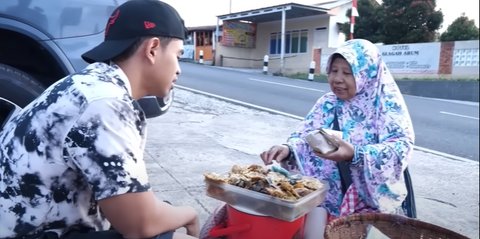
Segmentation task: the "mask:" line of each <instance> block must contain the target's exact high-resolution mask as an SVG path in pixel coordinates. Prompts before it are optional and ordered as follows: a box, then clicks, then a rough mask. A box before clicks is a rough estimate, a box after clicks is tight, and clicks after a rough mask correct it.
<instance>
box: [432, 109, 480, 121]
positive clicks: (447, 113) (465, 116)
mask: <svg viewBox="0 0 480 239" xmlns="http://www.w3.org/2000/svg"><path fill="white" fill-rule="evenodd" d="M440 113H441V114H446V115H453V116H458V117H463V118H467V119H474V120H479V118H477V117H472V116H467V115H459V114H455V113H450V112H445V111H440Z"/></svg>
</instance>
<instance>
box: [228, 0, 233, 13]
mask: <svg viewBox="0 0 480 239" xmlns="http://www.w3.org/2000/svg"><path fill="white" fill-rule="evenodd" d="M228 9H229V10H228V13H232V0H230V6H229V8H228Z"/></svg>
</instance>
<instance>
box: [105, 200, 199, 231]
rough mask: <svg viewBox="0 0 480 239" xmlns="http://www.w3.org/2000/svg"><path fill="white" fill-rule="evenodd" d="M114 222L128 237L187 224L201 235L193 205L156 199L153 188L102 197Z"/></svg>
mask: <svg viewBox="0 0 480 239" xmlns="http://www.w3.org/2000/svg"><path fill="white" fill-rule="evenodd" d="M99 205H100V208H101V210H102V212H103V213H104V215H105V216H106V217H107V219H108V220H109V221H110V223H111V224H112V226H113V227H114V228H115V230H117V231H118V232H120V233H121V234H122V235H123V236H124V237H125V238H150V237H153V236H156V235H158V234H161V233H164V232H167V231H174V230H176V229H177V228H180V227H186V228H187V234H189V235H192V236H196V237H198V234H199V222H198V216H197V213H196V212H195V210H194V209H193V208H192V207H174V206H172V205H170V204H168V203H164V202H161V201H159V200H157V199H156V197H155V195H154V194H153V192H139V193H126V194H122V195H119V196H114V197H109V198H106V199H102V200H100V201H99Z"/></svg>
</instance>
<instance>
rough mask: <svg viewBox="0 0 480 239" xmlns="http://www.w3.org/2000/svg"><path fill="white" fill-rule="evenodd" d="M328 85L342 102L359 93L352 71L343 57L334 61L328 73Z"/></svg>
mask: <svg viewBox="0 0 480 239" xmlns="http://www.w3.org/2000/svg"><path fill="white" fill-rule="evenodd" d="M328 83H329V84H330V89H331V90H332V92H333V93H334V94H335V95H336V96H337V97H338V98H340V99H342V100H350V99H352V98H353V97H354V96H355V94H356V93H357V86H356V84H355V77H353V74H352V69H351V68H350V64H348V62H347V61H346V60H345V59H344V58H343V57H336V58H335V59H334V60H333V62H332V65H331V66H330V72H329V73H328Z"/></svg>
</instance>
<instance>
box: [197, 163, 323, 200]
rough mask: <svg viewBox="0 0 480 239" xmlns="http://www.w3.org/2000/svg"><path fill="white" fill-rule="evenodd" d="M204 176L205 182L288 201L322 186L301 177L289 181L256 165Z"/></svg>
mask: <svg viewBox="0 0 480 239" xmlns="http://www.w3.org/2000/svg"><path fill="white" fill-rule="evenodd" d="M204 176H205V179H206V180H212V181H215V182H219V183H228V184H231V185H234V186H238V187H242V188H245V189H249V190H252V191H256V192H260V193H264V194H268V195H271V196H273V197H277V198H280V199H284V200H289V201H296V200H298V199H300V198H302V197H305V196H306V195H308V194H310V193H311V192H313V191H315V190H317V189H319V188H320V187H321V186H322V184H321V183H320V181H318V180H317V179H315V178H310V177H302V178H301V179H299V180H291V179H289V178H288V177H286V176H285V175H283V174H280V173H278V172H274V171H272V170H270V169H268V168H266V167H265V166H261V165H256V164H252V165H248V166H240V165H233V166H232V168H231V170H230V172H228V173H227V175H220V174H217V173H205V174H204Z"/></svg>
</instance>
